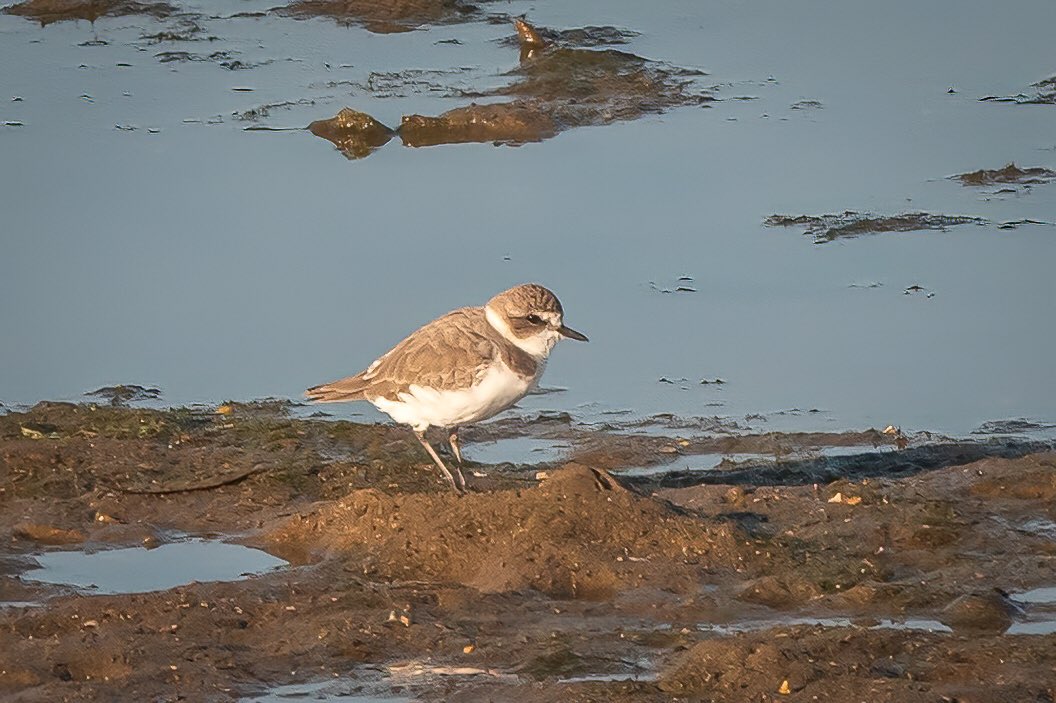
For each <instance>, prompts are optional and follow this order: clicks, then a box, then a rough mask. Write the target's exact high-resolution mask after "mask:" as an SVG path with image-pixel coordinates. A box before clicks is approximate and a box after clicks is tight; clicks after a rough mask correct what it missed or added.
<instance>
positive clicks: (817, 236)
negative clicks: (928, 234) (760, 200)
mask: <svg viewBox="0 0 1056 703" xmlns="http://www.w3.org/2000/svg"><path fill="white" fill-rule="evenodd" d="M763 224H765V225H766V226H767V227H802V228H803V234H806V235H809V236H811V237H813V238H814V243H815V244H823V243H825V242H832V241H835V240H837V239H847V238H853V237H859V236H862V235H866V234H879V233H881V232H916V231H923V230H940V231H943V232H945V231H947V230H949V229H950V228H951V227H957V226H959V225H969V224H971V225H985V224H988V222H987V220H985V219H983V218H981V217H964V216H960V215H937V214H933V213H928V212H909V213H903V214H899V215H871V214H869V213H862V212H855V211H854V210H846V211H844V212H841V213H838V214H830V215H795V216H793V215H771V216H770V217H767V218H766V219H765V220H764V221H763Z"/></svg>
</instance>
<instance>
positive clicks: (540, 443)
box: [462, 437, 571, 465]
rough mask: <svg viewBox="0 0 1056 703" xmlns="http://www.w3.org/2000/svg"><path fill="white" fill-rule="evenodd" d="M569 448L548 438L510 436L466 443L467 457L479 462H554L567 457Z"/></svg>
mask: <svg viewBox="0 0 1056 703" xmlns="http://www.w3.org/2000/svg"><path fill="white" fill-rule="evenodd" d="M570 449H571V448H570V447H569V446H568V445H567V444H561V443H559V442H554V441H553V440H548V439H538V438H535V437H511V438H509V439H497V440H494V441H491V442H474V443H473V444H468V443H467V444H466V445H465V446H464V447H463V448H462V451H463V453H464V454H465V455H466V458H467V459H470V460H471V461H475V462H477V463H480V464H506V463H513V464H531V465H534V464H554V463H557V462H559V461H561V460H562V459H565V458H567V457H568V454H569V450H570Z"/></svg>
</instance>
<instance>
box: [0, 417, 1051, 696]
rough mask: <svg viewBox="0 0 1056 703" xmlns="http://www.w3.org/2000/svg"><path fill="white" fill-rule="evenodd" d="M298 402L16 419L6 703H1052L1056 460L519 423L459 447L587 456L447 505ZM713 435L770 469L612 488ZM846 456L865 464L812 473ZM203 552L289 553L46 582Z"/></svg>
mask: <svg viewBox="0 0 1056 703" xmlns="http://www.w3.org/2000/svg"><path fill="white" fill-rule="evenodd" d="M297 410H298V409H297V408H296V407H294V406H292V405H291V404H290V403H288V402H283V401H263V402H257V403H227V404H225V405H223V406H220V407H213V408H191V409H173V410H150V409H143V408H128V407H115V406H111V405H109V404H99V405H88V404H82V405H73V404H66V403H42V404H39V405H38V406H36V407H34V408H32V409H31V410H28V411H25V412H15V411H12V412H8V413H7V414H5V415H3V416H0V506H2V509H0V532H2V533H3V534H4V535H5V537H6V538H5V539H4V541H3V545H4V546H3V548H2V550H0V601H2V602H3V607H0V633H2V637H3V640H4V642H5V646H4V647H3V649H2V650H0V695H2V696H4V697H5V698H10V699H12V700H18V701H53V700H68V701H102V700H114V699H118V698H120V699H125V700H170V699H175V698H183V699H186V700H196V701H233V700H239V699H240V698H243V697H251V696H261V695H264V694H266V693H268V692H269V691H275V692H286V693H290V694H291V695H292V694H293V693H291V692H294V693H295V692H297V691H302V692H304V691H308V692H309V693H310V692H311V691H315V692H316V693H317V695H319V696H321V697H322V699H323V700H325V699H326V695H327V694H326V692H327V691H339V692H341V693H342V694H347V695H358V696H361V697H365V699H366V700H370V699H371V698H370V697H371V696H377V697H390V698H391V697H402V698H404V699H413V700H425V701H432V700H435V701H440V700H443V701H486V700H518V701H550V700H569V701H599V700H605V701H666V700H671V699H672V697H673V696H674V697H679V698H689V699H694V700H714V701H743V700H771V699H774V700H776V699H786V698H787V699H788V700H831V701H837V700H839V701H844V700H860V699H861V696H862V695H864V693H865V692H868V698H869V700H875V701H907V700H909V701H915V700H920V701H934V700H942V699H943V698H944V697H945V698H946V699H949V700H953V699H957V700H988V701H1022V700H1032V701H1033V700H1050V699H1051V698H1052V696H1053V695H1054V694H1056V676H1054V675H1053V674H1052V672H1053V671H1054V667H1056V595H1054V596H1053V597H1050V596H1049V593H1050V591H1051V590H1052V587H1053V586H1054V585H1056V584H1054V583H1053V573H1054V572H1053V568H1052V567H1053V560H1054V559H1056V542H1054V541H1053V537H1052V535H1053V534H1056V532H1054V531H1053V530H1052V529H1050V526H1052V525H1054V524H1056V523H1054V520H1056V512H1054V509H1053V506H1054V505H1056V502H1054V500H1053V499H1054V498H1056V454H1054V453H1053V452H1052V447H1051V446H1048V445H1043V444H1039V443H1030V442H1027V441H1015V440H1014V439H1012V438H1001V439H1000V440H995V441H985V442H980V443H978V444H973V443H970V442H949V441H941V440H939V439H938V438H929V437H926V436H923V435H916V436H913V437H912V438H911V439H912V442H911V443H910V444H909V447H908V448H907V449H905V450H898V449H897V448H896V446H894V440H893V437H892V434H891V433H888V434H885V433H883V432H880V431H868V432H862V433H848V434H803V435H788V434H782V433H770V434H767V435H752V434H747V433H737V431H736V430H734V429H732V428H731V427H729V426H725V428H724V430H715V429H714V428H713V430H712V431H710V432H709V431H704V432H703V433H702V434H700V435H699V436H693V437H692V438H690V439H680V438H678V437H677V436H675V435H670V436H661V435H660V434H656V435H653V434H650V435H633V434H630V433H629V430H628V429H627V428H623V429H622V430H619V431H617V430H616V429H602V428H597V427H580V426H577V425H575V424H574V423H572V422H571V421H570V420H569V419H568V418H567V416H562V415H552V416H542V417H540V418H507V419H506V420H504V421H502V422H499V423H492V424H488V425H482V426H478V427H476V428H473V429H474V430H475V432H476V437H475V439H470V438H469V437H468V435H467V442H468V443H469V445H470V446H471V445H472V442H473V441H483V440H485V439H488V440H496V439H499V438H501V437H511V436H522V435H523V434H524V433H525V432H527V431H528V430H537V433H536V436H538V437H552V438H557V437H560V438H562V441H563V442H564V443H565V444H568V445H570V446H571V447H572V453H573V456H574V460H573V461H571V462H569V463H565V464H563V465H560V466H552V467H549V468H546V469H545V470H543V471H540V470H539V467H535V466H517V465H514V464H501V465H495V464H490V465H489V464H471V465H470V467H469V469H470V471H469V472H467V476H468V477H469V480H470V482H471V486H472V490H471V492H470V493H469V495H467V496H465V497H462V498H459V497H458V496H456V495H454V494H452V493H450V492H448V491H447V490H445V487H444V484H443V483H442V482H441V481H439V480H438V478H437V477H436V475H435V473H434V472H433V471H432V470H431V468H430V465H429V462H428V460H427V458H426V459H424V460H423V457H422V456H421V450H420V447H418V446H417V442H415V441H414V440H413V437H410V436H409V435H410V433H409V432H406V431H405V430H403V429H401V428H398V427H390V426H380V425H359V424H355V423H349V422H342V421H328V420H318V419H298V418H296V417H294V411H297ZM27 427H48V428H50V431H49V432H48V433H46V434H43V433H41V434H32V433H31V434H26V433H25V432H24V429H25V428H27ZM708 443H726V444H725V445H724V451H729V452H734V451H738V450H741V451H754V452H763V451H767V450H771V451H773V453H774V455H775V460H774V462H771V466H770V467H769V469H766V468H765V467H761V466H756V467H755V468H754V469H753V468H744V469H736V468H734V469H731V470H718V471H709V472H701V473H699V474H698V475H697V476H696V477H695V478H696V480H694V481H688V480H679V481H673V482H663V481H660V482H655V481H654V482H652V483H649V482H645V481H641V480H636V479H635V478H634V477H631V476H621V475H620V474H619V473H618V470H619V469H621V468H623V467H624V466H627V464H626V462H627V461H637V460H640V459H641V458H642V456H643V455H646V454H663V453H666V452H662V451H661V448H663V447H671V446H673V447H675V448H676V449H675V451H676V452H690V451H695V450H698V449H705V448H707V446H706V445H708ZM639 445H641V446H639ZM841 445H842V446H843V447H846V448H855V447H859V446H863V447H870V445H875V450H872V451H869V449H863V450H862V452H861V453H860V454H858V453H855V454H851V455H849V456H842V455H841V456H830V457H828V459H827V461H826V462H822V461H821V460H820V459H819V460H818V461H817V462H816V463H815V464H811V463H810V462H803V461H799V460H796V459H795V458H794V456H795V455H797V454H801V453H805V452H810V451H813V450H816V449H818V448H819V447H829V448H838V447H840V446H841ZM712 448H713V447H712ZM607 449H609V450H611V451H608V452H607ZM636 452H637V453H636ZM780 457H792V458H791V459H790V461H789V462H782V461H780ZM877 457H881V458H879V459H878V458H877ZM836 459H839V461H836ZM782 463H784V464H785V465H784V466H781V468H780V469H777V468H775V467H777V466H779V465H780V464H782ZM823 464H824V465H823ZM606 465H607V468H609V469H612V470H611V471H608V470H605V468H603V467H605V466H606ZM188 536H197V537H198V538H202V537H209V538H211V539H213V540H216V539H226V540H228V541H232V540H234V541H237V542H240V543H242V544H245V545H248V546H250V547H256V548H259V549H263V550H265V551H267V552H269V553H270V554H272V555H274V556H275V557H278V558H279V559H281V560H283V561H284V562H288V565H285V566H282V565H281V564H282V563H283V562H275V561H274V560H273V561H272V563H277V564H280V567H279V568H274V567H272V568H271V569H270V570H268V569H255V570H254V571H255V574H256V575H252V576H242V577H240V578H238V579H237V580H221V581H205V582H195V583H189V584H188V583H186V579H185V580H184V581H183V583H184V585H177V586H175V587H172V588H165V589H164V590H151V591H149V592H131V593H127V592H117V591H120V590H121V589H120V588H115V587H113V586H108V587H107V589H108V590H107V592H103V591H100V590H99V589H96V591H95V592H93V590H91V589H87V590H86V589H85V587H84V586H83V585H77V584H69V585H62V584H61V583H50V582H47V580H46V579H45V580H39V579H38V580H34V579H33V578H32V574H33V571H32V569H33V568H34V566H35V562H38V561H39V562H42V563H43V562H45V561H48V560H47V559H44V558H43V557H40V556H39V555H52V556H56V557H57V556H58V555H60V553H64V552H69V551H70V550H82V551H87V552H99V551H100V550H103V551H105V550H113V549H118V548H130V547H143V546H147V547H157V546H158V545H162V546H164V545H170V544H172V545H185V547H181V548H186V549H191V548H192V547H194V544H198V543H194V544H190V545H188V543H186V542H185V541H183V540H186V538H187V537H188ZM201 544H205V543H204V542H201ZM121 553H122V555H125V554H127V555H131V556H135V554H137V553H141V554H149V551H144V550H143V549H139V550H128V549H123V551H122V552H121ZM49 559H50V557H49ZM100 578H101V577H100ZM214 578H224V577H214ZM178 583H179V582H178ZM129 590H131V589H129ZM276 695H278V693H276Z"/></svg>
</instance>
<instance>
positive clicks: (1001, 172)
mask: <svg viewBox="0 0 1056 703" xmlns="http://www.w3.org/2000/svg"><path fill="white" fill-rule="evenodd" d="M950 178H953V179H955V180H958V181H960V182H961V183H962V184H963V185H966V186H992V185H1004V184H1014V185H1039V184H1042V183H1048V182H1050V181H1052V180H1053V179H1054V178H1056V171H1053V170H1052V169H1048V168H1042V167H1036V168H1020V167H1018V166H1016V165H1015V164H1014V163H1010V164H1008V165H1007V166H1005V167H1004V168H998V169H992V170H987V169H979V170H978V171H971V172H969V173H961V174H958V175H956V176H950Z"/></svg>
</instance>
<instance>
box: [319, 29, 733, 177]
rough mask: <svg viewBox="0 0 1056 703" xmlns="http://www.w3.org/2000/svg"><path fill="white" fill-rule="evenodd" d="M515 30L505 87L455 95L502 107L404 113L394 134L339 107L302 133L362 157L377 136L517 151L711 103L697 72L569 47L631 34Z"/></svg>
mask: <svg viewBox="0 0 1056 703" xmlns="http://www.w3.org/2000/svg"><path fill="white" fill-rule="evenodd" d="M515 27H516V30H517V33H518V42H519V46H520V47H521V61H520V65H519V66H518V67H517V68H516V69H514V70H513V71H511V72H510V73H508V74H507V77H508V78H509V79H510V83H509V84H508V85H506V86H503V87H500V88H496V89H493V90H489V91H486V92H479V93H472V92H471V91H468V90H465V89H460V92H461V93H462V94H465V95H467V96H471V97H477V98H488V97H504V98H510V99H509V100H508V101H506V102H498V103H483V104H478V103H476V102H474V103H471V104H470V105H467V106H464V107H459V108H455V109H453V110H449V111H447V112H445V113H443V114H441V115H437V116H429V115H417V114H416V115H404V116H403V118H402V120H401V123H400V126H399V128H398V129H389V128H387V127H385V126H384V125H381V124H380V123H378V122H377V121H376V120H374V119H373V118H371V117H370V116H368V115H364V114H363V113H359V112H356V111H355V110H352V109H351V108H345V109H343V110H342V111H341V112H340V113H339V114H338V115H337V116H336V117H334V118H332V119H330V120H321V121H317V122H314V123H312V125H311V126H310V127H309V130H310V131H311V132H312V133H313V134H315V135H317V136H321V137H323V138H325V139H328V140H329V141H331V142H333V143H334V145H335V146H336V147H337V148H338V150H340V151H341V152H342V153H343V154H345V156H347V157H349V158H362V157H363V156H367V155H369V154H370V153H372V152H373V151H374V150H375V149H377V148H378V147H380V146H381V144H379V143H377V142H378V141H379V137H378V135H379V134H381V133H382V132H383V131H384V132H388V133H390V136H391V135H392V134H397V135H399V137H400V139H401V140H402V142H403V144H404V145H405V146H411V147H425V146H436V145H439V144H461V143H471V142H478V143H479V142H482V143H489V142H490V143H494V144H505V145H520V144H526V143H529V142H538V141H542V140H544V139H549V138H551V137H553V136H555V135H557V134H558V133H559V132H561V131H564V130H567V129H572V128H575V127H587V126H597V125H603V124H609V123H612V122H617V121H624V120H634V119H639V118H641V117H643V116H645V115H649V114H659V113H662V112H665V111H666V110H669V109H671V108H674V107H679V106H685V105H704V104H706V103H708V102H709V101H711V100H712V99H713V98H712V97H711V96H710V95H709V94H708V93H706V92H704V91H702V90H698V89H695V88H693V87H692V79H693V78H694V77H696V76H698V75H699V73H698V72H694V71H688V70H685V69H679V68H675V67H671V66H667V65H664V64H661V63H659V62H656V61H651V60H649V59H644V58H642V57H640V56H636V55H634V54H630V53H626V52H621V51H616V50H613V49H593V48H583V46H577V45H575V43H576V42H583V43H584V45H586V46H599V45H602V44H611V43H616V41H617V40H620V39H621V38H622V39H623V40H625V39H626V38H627V37H628V36H630V35H629V34H628V33H625V32H621V31H620V30H615V29H613V28H599V27H591V28H584V29H581V30H567V31H564V32H547V31H544V30H539V29H537V28H535V27H533V26H531V25H528V24H527V23H525V22H523V21H521V20H518V21H517V22H516V25H515ZM353 115H356V116H357V117H355V118H354V119H353V118H352V116H353ZM386 141H387V140H386Z"/></svg>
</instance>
